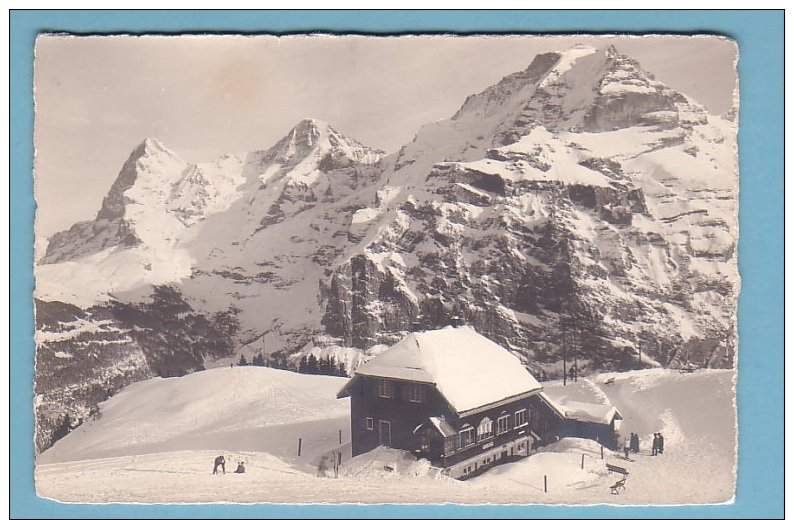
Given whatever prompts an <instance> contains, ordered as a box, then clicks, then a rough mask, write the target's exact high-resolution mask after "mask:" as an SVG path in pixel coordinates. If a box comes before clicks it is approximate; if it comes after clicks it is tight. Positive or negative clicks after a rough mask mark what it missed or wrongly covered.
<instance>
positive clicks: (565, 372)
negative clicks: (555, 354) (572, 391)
mask: <svg viewBox="0 0 794 520" xmlns="http://www.w3.org/2000/svg"><path fill="white" fill-rule="evenodd" d="M560 338H561V339H562V386H565V385H566V384H567V382H568V367H567V360H566V359H565V358H566V352H565V343H566V341H565V340H566V334H565V319H564V318H563V317H562V307H561V308H560Z"/></svg>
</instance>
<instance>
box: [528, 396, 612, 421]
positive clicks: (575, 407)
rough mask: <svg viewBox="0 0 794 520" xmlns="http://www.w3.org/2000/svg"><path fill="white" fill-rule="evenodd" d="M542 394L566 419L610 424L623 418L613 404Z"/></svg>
mask: <svg viewBox="0 0 794 520" xmlns="http://www.w3.org/2000/svg"><path fill="white" fill-rule="evenodd" d="M541 395H542V397H543V398H544V399H545V400H546V402H547V403H549V405H550V406H551V407H552V408H554V409H555V410H556V411H557V412H558V413H559V414H560V415H561V416H562V417H564V418H566V419H570V420H573V421H582V422H590V423H596V424H609V423H611V422H612V420H613V419H623V417H621V415H620V412H619V411H618V409H617V408H615V407H614V406H612V405H611V404H596V403H585V402H582V401H572V400H569V399H565V398H558V399H551V398H550V397H549V396H548V395H547V394H546V393H545V392H543V393H542V394H541Z"/></svg>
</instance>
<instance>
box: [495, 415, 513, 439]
mask: <svg viewBox="0 0 794 520" xmlns="http://www.w3.org/2000/svg"><path fill="white" fill-rule="evenodd" d="M509 423H510V416H509V415H503V416H501V417H499V419H498V420H497V421H496V434H497V435H500V434H502V433H504V432H506V431H507V429H508V428H509V427H510V425H509Z"/></svg>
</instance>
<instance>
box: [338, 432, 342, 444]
mask: <svg viewBox="0 0 794 520" xmlns="http://www.w3.org/2000/svg"><path fill="white" fill-rule="evenodd" d="M339 444H342V430H339Z"/></svg>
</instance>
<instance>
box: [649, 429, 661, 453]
mask: <svg viewBox="0 0 794 520" xmlns="http://www.w3.org/2000/svg"><path fill="white" fill-rule="evenodd" d="M658 452H659V434H658V433H654V434H653V447H652V449H651V455H656V454H657V453H658Z"/></svg>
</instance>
